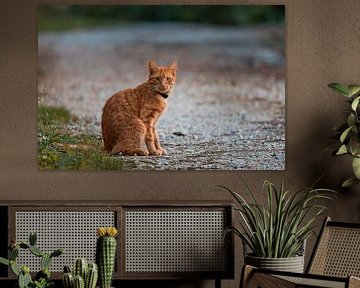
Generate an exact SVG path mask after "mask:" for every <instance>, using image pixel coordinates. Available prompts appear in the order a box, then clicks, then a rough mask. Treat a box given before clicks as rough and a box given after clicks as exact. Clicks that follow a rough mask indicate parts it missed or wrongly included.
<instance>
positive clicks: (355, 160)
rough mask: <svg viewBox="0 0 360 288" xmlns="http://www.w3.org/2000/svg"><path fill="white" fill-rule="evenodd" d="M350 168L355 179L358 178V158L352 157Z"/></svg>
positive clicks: (359, 173) (359, 174)
mask: <svg viewBox="0 0 360 288" xmlns="http://www.w3.org/2000/svg"><path fill="white" fill-rule="evenodd" d="M352 168H353V170H354V174H355V176H356V178H357V179H359V180H360V158H357V157H354V159H353V162H352Z"/></svg>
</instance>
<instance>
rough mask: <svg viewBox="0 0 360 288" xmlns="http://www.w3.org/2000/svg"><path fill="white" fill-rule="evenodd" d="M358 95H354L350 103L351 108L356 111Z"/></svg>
mask: <svg viewBox="0 0 360 288" xmlns="http://www.w3.org/2000/svg"><path fill="white" fill-rule="evenodd" d="M359 101H360V96H358V97H356V98H355V99H354V101H352V103H351V109H352V110H354V111H356V108H357V106H358V105H359Z"/></svg>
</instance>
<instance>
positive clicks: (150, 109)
mask: <svg viewBox="0 0 360 288" xmlns="http://www.w3.org/2000/svg"><path fill="white" fill-rule="evenodd" d="M285 64H286V61H285V6H284V5H274V6H272V5H216V6H211V5H208V6H204V5H194V6H191V5H190V6H187V5H106V6H104V5H102V6H101V5H40V6H38V164H39V168H40V169H41V170H49V169H50V170H57V169H62V170H81V169H86V170H89V169H90V170H92V169H93V170H284V169H285Z"/></svg>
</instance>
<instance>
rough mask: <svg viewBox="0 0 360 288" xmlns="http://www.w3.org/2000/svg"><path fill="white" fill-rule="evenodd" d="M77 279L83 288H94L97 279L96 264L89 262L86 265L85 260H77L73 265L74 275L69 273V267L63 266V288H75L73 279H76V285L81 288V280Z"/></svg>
mask: <svg viewBox="0 0 360 288" xmlns="http://www.w3.org/2000/svg"><path fill="white" fill-rule="evenodd" d="M82 275H83V276H82ZM79 277H80V278H81V279H82V282H83V285H84V287H83V288H95V287H96V282H97V279H98V267H97V265H96V263H92V262H90V263H89V264H88V261H87V259H85V258H78V259H76V261H75V263H74V273H71V269H70V267H69V266H64V273H63V286H64V288H75V287H76V286H75V279H78V280H76V281H77V285H78V286H80V287H82V286H81V285H82V284H81V280H79V279H80V278H79ZM76 288H77V287H76Z"/></svg>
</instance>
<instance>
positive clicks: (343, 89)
mask: <svg viewBox="0 0 360 288" xmlns="http://www.w3.org/2000/svg"><path fill="white" fill-rule="evenodd" d="M328 87H329V88H331V89H333V90H334V91H335V92H337V93H339V94H340V95H342V96H345V97H348V98H350V97H351V94H350V92H349V91H348V89H347V86H346V85H344V84H341V83H330V84H329V85H328Z"/></svg>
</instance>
